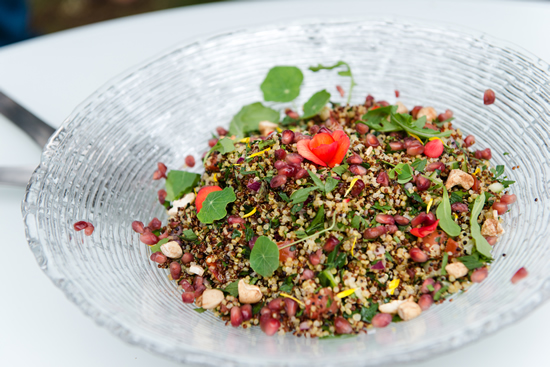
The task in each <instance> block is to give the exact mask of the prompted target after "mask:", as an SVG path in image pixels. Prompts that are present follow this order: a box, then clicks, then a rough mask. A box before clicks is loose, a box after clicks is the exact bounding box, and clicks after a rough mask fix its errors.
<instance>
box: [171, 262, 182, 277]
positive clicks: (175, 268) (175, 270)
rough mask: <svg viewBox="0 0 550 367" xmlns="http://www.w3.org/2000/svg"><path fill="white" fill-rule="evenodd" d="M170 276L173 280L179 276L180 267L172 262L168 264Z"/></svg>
mask: <svg viewBox="0 0 550 367" xmlns="http://www.w3.org/2000/svg"><path fill="white" fill-rule="evenodd" d="M170 275H171V276H172V279H174V280H176V279H179V277H180V276H181V265H180V263H179V262H177V261H172V262H171V263H170Z"/></svg>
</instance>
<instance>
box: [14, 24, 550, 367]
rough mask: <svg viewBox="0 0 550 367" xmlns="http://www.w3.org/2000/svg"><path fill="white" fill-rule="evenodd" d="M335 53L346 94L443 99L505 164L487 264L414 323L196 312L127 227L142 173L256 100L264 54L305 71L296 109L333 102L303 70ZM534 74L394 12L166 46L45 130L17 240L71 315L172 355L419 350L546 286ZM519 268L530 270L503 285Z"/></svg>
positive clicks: (541, 105)
mask: <svg viewBox="0 0 550 367" xmlns="http://www.w3.org/2000/svg"><path fill="white" fill-rule="evenodd" d="M337 60H345V61H347V62H349V63H350V64H351V66H352V70H353V73H354V75H355V78H356V80H357V83H358V86H357V87H356V89H355V90H354V97H353V102H356V103H362V102H363V101H364V99H365V96H366V95H367V94H368V93H370V94H372V95H374V96H376V98H377V99H385V100H388V101H390V102H394V101H395V95H394V90H399V91H400V93H401V97H400V100H401V101H402V102H404V103H405V104H406V105H407V106H408V107H409V108H412V106H414V105H432V106H434V107H435V108H436V109H437V110H438V111H443V110H445V109H446V108H450V109H451V110H453V111H454V114H455V117H456V125H458V126H459V127H460V128H461V130H462V131H464V132H466V133H471V134H474V135H475V137H476V140H477V144H476V147H477V148H478V149H480V148H486V147H491V149H492V151H493V157H494V158H493V160H492V162H493V163H495V164H506V167H507V174H508V175H509V177H510V178H511V179H513V180H516V181H517V184H516V185H514V186H513V187H512V191H513V192H514V193H516V194H517V195H518V202H517V203H516V204H514V205H513V206H512V207H511V209H512V210H511V212H510V213H509V214H507V215H506V216H505V219H506V221H505V224H504V228H505V230H506V231H507V234H506V235H505V236H504V237H503V240H502V241H501V242H500V243H499V244H498V245H497V246H496V247H495V248H494V251H493V254H494V257H495V259H496V260H495V262H494V265H493V266H492V268H491V271H490V274H489V277H488V278H487V279H486V280H485V281H484V282H483V283H481V284H478V285H474V286H473V287H472V288H471V289H470V290H469V291H468V292H466V293H464V294H462V295H460V296H457V297H454V301H453V302H445V303H444V304H443V305H439V306H436V307H432V309H430V310H429V311H428V312H426V313H424V314H422V315H421V317H419V318H417V319H415V320H413V321H410V322H403V323H398V324H392V325H391V326H389V327H388V328H385V329H379V330H373V331H371V332H369V333H368V334H367V335H361V336H358V337H356V338H351V339H342V340H340V339H335V340H318V339H306V338H297V337H294V336H292V335H287V336H282V337H281V336H274V337H267V336H265V335H264V334H263V333H262V332H261V331H260V330H259V328H252V329H246V330H244V329H242V328H239V329H235V328H232V327H230V326H225V325H224V322H222V321H220V320H219V319H217V318H215V317H214V316H213V315H212V313H211V312H206V313H203V314H198V313H196V312H195V311H193V308H194V306H193V305H189V304H183V303H182V301H181V297H180V291H178V290H177V289H176V287H175V285H174V283H171V282H169V281H168V278H167V272H166V271H165V270H159V269H157V267H156V265H155V264H154V263H152V262H151V261H149V249H148V248H147V246H146V245H144V244H142V243H140V242H139V239H138V235H136V234H135V233H133V232H132V230H131V227H130V223H131V222H132V221H133V220H136V219H139V220H142V221H144V222H145V221H149V220H150V219H151V218H153V217H154V216H157V217H159V218H161V219H165V218H166V216H165V213H164V210H163V208H162V207H161V206H160V205H159V204H158V203H157V199H156V192H157V190H158V189H160V188H161V187H162V186H163V182H162V181H153V180H152V178H151V177H152V173H153V171H154V170H155V169H156V163H157V162H159V161H162V162H165V163H166V164H167V165H168V167H169V168H179V167H181V166H182V164H183V162H184V157H185V156H186V155H188V154H193V155H194V156H195V157H197V158H198V157H199V156H200V154H201V153H202V152H203V151H204V150H205V148H206V146H207V145H206V142H207V140H208V139H209V138H210V133H211V132H212V131H214V128H215V127H216V126H219V125H225V126H227V125H228V123H229V121H230V120H231V117H232V116H233V115H234V114H235V113H236V112H237V111H239V109H240V108H241V106H243V105H244V104H248V103H252V102H255V101H261V100H262V95H261V92H260V89H259V85H260V83H261V82H262V80H263V78H264V76H265V75H266V73H267V71H268V69H269V68H270V67H272V66H274V65H297V66H299V67H301V68H302V70H304V71H305V85H304V87H303V89H302V93H301V95H300V97H299V99H298V101H297V103H296V106H300V105H302V104H303V103H304V101H305V100H307V98H308V97H309V96H311V95H312V94H313V93H314V92H316V91H318V90H320V89H323V88H327V89H328V90H329V91H330V92H331V93H332V94H333V96H334V98H335V99H336V100H340V97H339V96H337V93H336V91H335V86H336V85H337V84H340V85H342V86H344V87H346V88H347V87H348V79H346V78H343V77H340V76H338V75H337V74H336V73H335V72H326V71H325V72H322V73H316V74H313V73H311V72H309V71H306V70H307V67H308V66H310V65H315V64H317V63H319V62H321V63H323V64H330V63H333V62H335V61H337ZM549 79H550V78H549V74H548V64H546V63H545V62H543V61H541V60H540V59H538V58H536V57H534V56H532V55H529V54H527V53H526V52H523V51H521V50H519V51H518V48H517V47H514V46H511V45H508V44H506V43H503V42H501V41H496V40H494V39H492V38H489V37H486V36H484V35H480V34H476V33H472V32H464V31H454V30H449V29H446V28H434V27H432V26H423V25H414V24H409V23H404V22H398V21H383V20H377V21H376V20H373V21H343V22H332V23H330V22H328V23H327V22H309V23H302V24H295V23H294V24H291V25H282V26H272V27H271V28H266V29H260V30H243V31H236V32H232V33H227V34H222V35H218V36H216V37H210V38H207V39H204V40H202V41H200V42H196V43H193V44H190V45H182V46H178V47H175V48H173V49H172V50H170V51H169V52H166V53H165V54H163V55H160V56H158V57H157V58H155V59H154V60H151V61H150V62H148V63H147V64H144V65H142V66H140V67H138V68H135V69H134V70H131V71H129V72H128V73H126V74H125V75H123V76H122V77H119V78H118V79H117V80H115V81H112V82H111V83H109V84H108V85H106V86H105V87H103V88H102V89H101V90H99V91H98V92H97V93H95V94H94V95H92V96H91V97H90V98H89V99H88V100H86V101H85V102H84V103H83V104H82V105H80V106H79V107H78V108H77V109H76V111H75V112H74V113H73V114H72V115H71V116H70V117H69V118H68V119H67V120H66V121H65V122H64V123H63V125H62V127H61V128H60V129H59V130H58V131H57V133H56V134H55V135H54V136H53V137H52V139H51V140H50V142H49V144H48V145H47V146H46V148H45V149H44V153H43V155H42V160H41V163H40V166H39V167H38V168H37V170H36V171H35V173H34V175H33V176H32V179H31V181H30V183H29V186H28V188H27V192H26V196H25V199H24V202H23V215H24V220H25V224H26V234H27V239H28V242H29V245H30V248H31V249H32V251H33V252H34V255H35V256H36V259H37V261H38V264H39V265H40V267H41V268H42V269H43V270H44V272H45V273H46V274H47V275H48V276H49V277H50V278H51V279H52V281H53V282H54V283H55V284H56V285H57V286H58V287H59V288H60V289H62V290H63V292H65V294H66V295H67V297H68V298H69V299H70V300H71V301H73V302H74V303H75V304H76V305H77V306H78V307H79V308H80V309H82V311H83V312H85V313H86V314H87V315H89V316H90V317H92V318H93V319H94V320H95V321H96V322H97V323H98V324H100V325H102V326H104V327H105V328H107V329H108V330H110V331H111V332H112V333H113V334H115V335H117V336H119V337H120V338H122V339H123V340H125V341H127V342H129V343H132V344H136V345H139V346H141V347H143V348H146V349H148V350H151V351H154V352H155V353H158V354H161V355H164V356H166V357H168V358H172V359H175V360H178V361H184V362H189V363H197V364H202V365H209V366H237V365H240V366H255V367H258V366H275V365H281V366H311V365H319V366H370V365H378V364H380V363H384V362H387V363H389V362H399V361H410V360H415V359H420V358H428V357H430V356H432V355H434V354H435V353H442V352H444V351H447V350H450V349H452V348H457V347H459V346H461V345H464V344H465V343H468V342H471V341H473V340H475V339H478V338H480V337H482V336H484V335H486V334H488V333H491V332H494V331H495V330H497V329H499V328H501V327H503V326H505V325H507V324H510V323H511V322H513V321H515V320H517V319H519V318H521V317H523V316H525V315H526V314H527V313H529V312H530V311H532V310H533V309H534V308H535V307H536V306H538V305H540V304H541V303H542V302H543V301H544V300H546V299H547V298H548V295H549V290H550V282H549V276H550V271H549V270H548V269H549V268H548V260H547V259H548V258H549V253H548V252H549V248H548V246H547V243H548V239H549V238H550V227H549V226H548V223H549V221H550V220H549V219H550V218H549V209H548V207H547V206H546V205H547V202H548V196H549V192H548V183H549V179H550V177H549V174H548V162H550V154H549V148H548V142H549V141H550V137H549V134H550V125H549V116H550V108H549V103H548V101H549V98H550V80H549ZM487 88H492V89H493V90H494V91H495V92H496V96H497V99H496V102H495V104H494V105H491V106H484V105H483V103H482V96H483V91H484V90H485V89H487ZM277 107H282V106H277ZM504 152H509V153H510V154H509V155H506V156H504V155H503V153H504ZM197 161H198V159H197ZM518 165H519V166H520V168H519V169H517V170H514V171H512V170H511V169H510V168H511V167H512V166H518ZM198 166H199V165H198ZM195 169H196V171H197V172H200V168H199V167H195ZM78 220H86V221H91V222H92V223H93V224H94V225H95V232H94V233H93V235H92V236H90V237H86V236H84V234H83V233H82V232H78V233H77V232H75V231H74V230H73V223H74V222H76V221H78ZM504 255H506V256H504ZM522 266H526V267H527V269H528V270H529V276H528V277H527V278H526V279H525V280H523V281H521V282H520V283H518V284H516V285H512V284H511V283H510V278H511V277H512V275H513V274H514V273H515V271H516V270H517V269H519V268H520V267H522Z"/></svg>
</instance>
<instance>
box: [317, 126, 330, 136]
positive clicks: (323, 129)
mask: <svg viewBox="0 0 550 367" xmlns="http://www.w3.org/2000/svg"><path fill="white" fill-rule="evenodd" d="M319 133H320V134H321V133H323V134H329V135H332V130H331V129H329V128H328V127H326V126H321V127H320V128H319Z"/></svg>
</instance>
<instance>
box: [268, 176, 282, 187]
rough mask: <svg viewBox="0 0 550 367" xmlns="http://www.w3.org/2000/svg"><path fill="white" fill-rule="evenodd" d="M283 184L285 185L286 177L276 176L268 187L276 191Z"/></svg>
mask: <svg viewBox="0 0 550 367" xmlns="http://www.w3.org/2000/svg"><path fill="white" fill-rule="evenodd" d="M285 183H286V176H283V175H277V176H274V177H273V178H272V179H271V182H270V183H269V186H271V188H272V189H276V188H277V187H281V186H283V185H284V184H285Z"/></svg>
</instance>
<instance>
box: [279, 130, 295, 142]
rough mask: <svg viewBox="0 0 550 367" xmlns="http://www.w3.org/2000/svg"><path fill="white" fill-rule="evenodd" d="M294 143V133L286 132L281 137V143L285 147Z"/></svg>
mask: <svg viewBox="0 0 550 367" xmlns="http://www.w3.org/2000/svg"><path fill="white" fill-rule="evenodd" d="M293 141H294V131H291V130H285V131H283V133H282V135H281V143H283V144H284V145H288V144H292V142H293Z"/></svg>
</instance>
